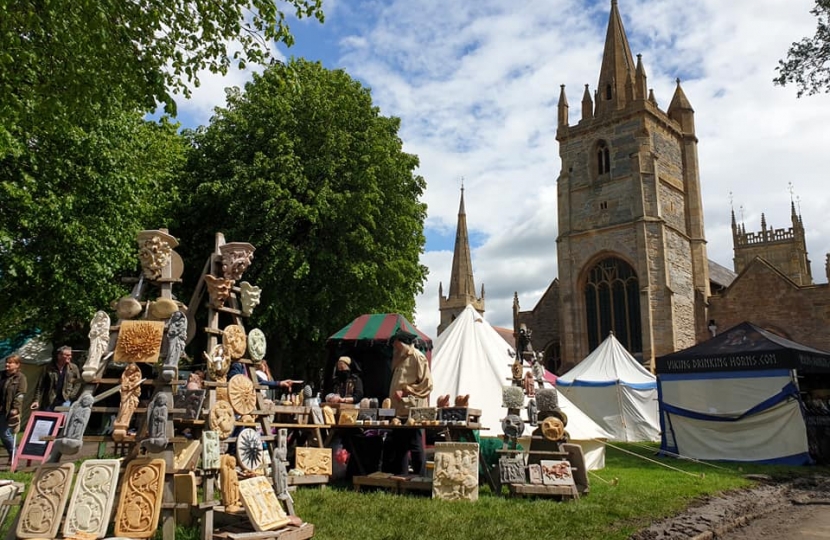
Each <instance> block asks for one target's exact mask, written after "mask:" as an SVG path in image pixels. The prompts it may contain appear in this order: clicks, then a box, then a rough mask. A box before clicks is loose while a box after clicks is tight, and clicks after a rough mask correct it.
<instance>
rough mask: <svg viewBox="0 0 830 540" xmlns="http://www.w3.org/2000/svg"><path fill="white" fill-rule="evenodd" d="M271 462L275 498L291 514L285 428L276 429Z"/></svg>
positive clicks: (291, 499) (291, 505)
mask: <svg viewBox="0 0 830 540" xmlns="http://www.w3.org/2000/svg"><path fill="white" fill-rule="evenodd" d="M271 463H272V465H271V466H272V469H271V474H272V475H273V480H274V490H275V491H276V492H277V499H279V500H280V501H282V502H283V504H285V508H286V509H287V510H288V513H289V514H290V515H292V516H293V515H294V499H293V498H292V497H291V492H290V491H288V430H287V429H285V428H281V429H280V430H279V431H277V444H276V445H274V452H273V458H272V459H271Z"/></svg>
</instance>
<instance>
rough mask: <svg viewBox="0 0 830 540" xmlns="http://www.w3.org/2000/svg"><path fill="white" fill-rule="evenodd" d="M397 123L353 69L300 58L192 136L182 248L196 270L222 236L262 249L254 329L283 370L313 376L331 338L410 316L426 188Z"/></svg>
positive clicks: (252, 276) (256, 270)
mask: <svg viewBox="0 0 830 540" xmlns="http://www.w3.org/2000/svg"><path fill="white" fill-rule="evenodd" d="M286 72H291V73H292V76H291V78H290V81H291V84H286V83H285V80H286V78H285V73H286ZM399 125H400V121H399V119H397V118H390V117H384V116H382V115H381V114H380V113H379V110H378V108H377V107H375V106H373V104H372V98H371V95H370V92H369V90H368V89H366V88H365V87H363V86H362V85H361V84H360V83H359V82H357V81H355V80H353V79H352V78H350V77H349V76H348V75H347V74H346V73H345V72H343V71H330V70H327V69H325V68H323V67H322V66H321V65H320V64H319V63H311V62H307V61H303V60H295V61H292V62H290V63H289V64H288V65H287V66H273V67H271V68H269V69H268V70H266V71H265V72H264V73H263V74H262V75H261V76H255V77H254V81H253V82H251V83H249V84H248V85H247V86H246V88H245V91H244V93H243V92H240V91H237V92H232V93H230V94H229V96H228V103H227V107H226V108H223V109H219V110H217V113H216V115H215V117H214V118H213V120H212V122H211V124H210V126H208V127H206V128H202V129H200V130H198V131H197V132H195V133H194V134H193V146H194V152H193V155H192V158H191V160H190V165H189V167H190V174H191V178H190V185H189V186H188V189H187V190H186V191H187V193H188V194H190V199H189V201H188V202H187V203H186V204H184V205H183V208H184V209H185V212H186V215H184V216H183V218H182V223H181V228H180V230H179V231H178V234H180V235H181V237H182V239H183V242H182V243H183V247H182V248H181V249H183V250H190V253H191V254H192V255H191V256H190V257H189V259H190V260H191V261H192V262H190V263H189V264H188V267H189V268H201V267H202V263H203V262H204V260H205V256H206V255H207V254H208V253H210V251H211V250H212V248H213V243H214V237H213V235H214V233H215V232H220V231H221V232H223V233H224V235H225V238H226V239H227V240H229V241H231V240H232V241H247V242H251V243H252V244H254V246H256V252H255V254H254V261H253V264H252V265H251V267H250V268H249V269H248V271H247V273H246V275H245V279H247V280H248V281H250V282H252V283H254V284H256V285H258V286H260V287H262V289H263V293H262V303H261V304H260V306H259V307H258V308H257V309H256V310H255V312H254V316H255V318H254V321H253V323H254V324H257V325H258V326H259V327H260V328H262V329H263V330H264V331H265V332H266V334H267V335H268V337H269V342H268V343H269V344H268V349H269V358H270V359H272V360H273V361H274V362H275V363H276V364H278V366H279V369H280V370H281V372H282V373H283V374H284V375H287V374H289V373H291V374H294V375H298V376H310V375H311V376H313V375H316V372H317V368H319V366H320V365H321V363H322V360H323V358H322V356H323V355H322V353H323V348H324V343H325V339H326V338H327V337H328V336H329V335H330V334H332V333H334V332H336V331H337V330H338V329H339V328H340V327H342V326H343V325H345V324H346V323H347V322H349V321H350V320H351V319H352V318H354V317H355V316H357V315H359V314H361V313H366V312H385V311H389V312H398V313H401V314H404V315H411V314H412V312H413V311H414V307H415V295H416V294H417V293H418V292H420V291H421V290H422V285H423V281H424V279H425V277H426V268H425V267H424V266H422V265H421V264H420V263H419V256H420V254H421V252H422V250H423V245H424V235H423V222H424V218H425V214H426V207H425V205H424V204H423V203H421V202H419V198H420V196H421V195H422V194H423V190H424V187H425V183H424V180H423V179H422V178H421V177H420V176H417V175H415V174H414V172H413V171H414V170H415V168H416V167H417V165H418V159H417V157H416V156H414V155H411V154H407V153H405V152H404V151H403V150H402V143H401V140H400V138H399V137H398V129H399Z"/></svg>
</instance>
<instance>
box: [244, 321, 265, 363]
mask: <svg viewBox="0 0 830 540" xmlns="http://www.w3.org/2000/svg"><path fill="white" fill-rule="evenodd" d="M266 346H267V342H266V341H265V333H263V331H262V330H260V329H259V328H254V329H253V330H251V332H250V333H249V334H248V355H249V356H250V357H251V360H253V361H254V362H261V361H262V359H263V358H265V349H266Z"/></svg>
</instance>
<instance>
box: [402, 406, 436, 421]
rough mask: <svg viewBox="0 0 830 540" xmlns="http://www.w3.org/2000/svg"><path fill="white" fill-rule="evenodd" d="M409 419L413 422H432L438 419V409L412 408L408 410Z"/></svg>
mask: <svg viewBox="0 0 830 540" xmlns="http://www.w3.org/2000/svg"><path fill="white" fill-rule="evenodd" d="M409 417H410V418H411V419H412V421H413V422H415V423H416V424H417V423H421V422H432V421H433V420H437V419H438V409H436V408H435V407H413V408H411V409H409Z"/></svg>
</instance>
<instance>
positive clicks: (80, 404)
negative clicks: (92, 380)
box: [54, 392, 95, 455]
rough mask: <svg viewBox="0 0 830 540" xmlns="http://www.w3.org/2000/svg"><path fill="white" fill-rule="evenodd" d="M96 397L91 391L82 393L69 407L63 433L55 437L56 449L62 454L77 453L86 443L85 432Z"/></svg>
mask: <svg viewBox="0 0 830 540" xmlns="http://www.w3.org/2000/svg"><path fill="white" fill-rule="evenodd" d="M94 402H95V399H94V398H93V397H92V394H90V393H89V392H84V393H83V394H81V397H79V398H78V399H77V400H76V401H75V403H73V404H72V406H71V407H69V416H68V417H67V419H66V425H65V426H64V428H63V434H62V435H61V437H60V438H58V439H55V443H54V444H55V449H56V450H57V451H58V452H60V453H61V454H68V455H72V454H77V453H78V450H80V449H81V446H83V444H84V432H85V431H86V426H87V424H89V417H90V415H91V414H92V404H93V403H94Z"/></svg>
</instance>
